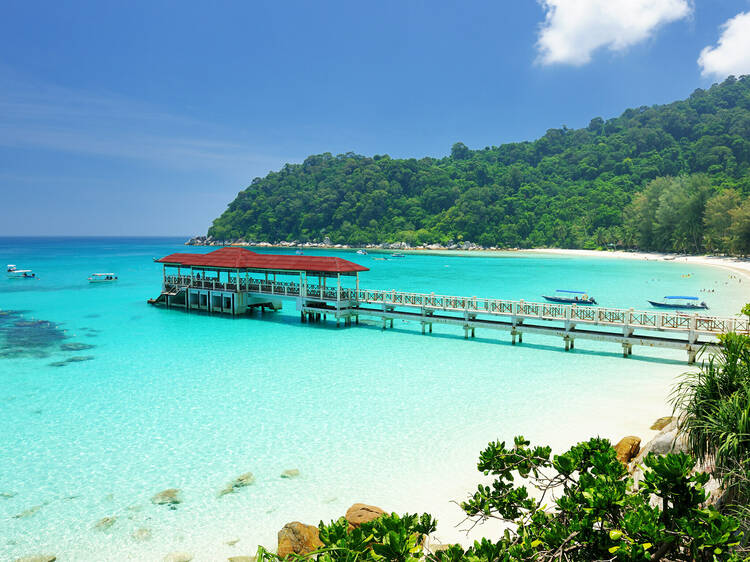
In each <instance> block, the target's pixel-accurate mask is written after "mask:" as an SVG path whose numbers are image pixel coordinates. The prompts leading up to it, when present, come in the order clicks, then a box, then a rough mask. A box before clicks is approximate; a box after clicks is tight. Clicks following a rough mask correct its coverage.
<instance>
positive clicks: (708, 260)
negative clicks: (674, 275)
mask: <svg viewBox="0 0 750 562" xmlns="http://www.w3.org/2000/svg"><path fill="white" fill-rule="evenodd" d="M519 252H520V253H524V254H547V255H558V256H576V257H591V258H614V259H625V260H642V261H672V262H674V263H690V264H697V265H708V266H712V267H721V268H724V269H729V270H731V271H734V272H735V273H737V274H739V275H742V276H744V277H745V278H746V279H748V280H750V259H742V258H732V257H727V256H709V255H705V256H689V255H675V254H659V253H651V252H624V251H619V250H615V251H602V250H568V249H562V248H534V249H531V250H519ZM748 298H750V289H748Z"/></svg>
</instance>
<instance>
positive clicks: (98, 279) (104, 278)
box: [89, 273, 117, 283]
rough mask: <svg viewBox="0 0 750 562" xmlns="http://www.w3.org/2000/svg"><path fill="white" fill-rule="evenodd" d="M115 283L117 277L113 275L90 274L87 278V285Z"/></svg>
mask: <svg viewBox="0 0 750 562" xmlns="http://www.w3.org/2000/svg"><path fill="white" fill-rule="evenodd" d="M114 281H117V275H115V274H114V273H92V274H91V276H90V277H89V283H113V282H114Z"/></svg>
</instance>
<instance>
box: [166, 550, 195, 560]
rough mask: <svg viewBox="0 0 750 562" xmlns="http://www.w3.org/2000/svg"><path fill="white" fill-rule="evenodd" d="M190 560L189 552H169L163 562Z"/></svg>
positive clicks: (191, 557)
mask: <svg viewBox="0 0 750 562" xmlns="http://www.w3.org/2000/svg"><path fill="white" fill-rule="evenodd" d="M192 559H193V555H192V554H190V553H189V552H170V553H169V554H167V555H166V556H165V557H164V562H190V561H191V560H192Z"/></svg>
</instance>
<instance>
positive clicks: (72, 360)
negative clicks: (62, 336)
mask: <svg viewBox="0 0 750 562" xmlns="http://www.w3.org/2000/svg"><path fill="white" fill-rule="evenodd" d="M93 358H94V356H93V355H75V356H73V357H68V358H67V359H63V360H62V361H53V362H52V363H50V364H49V366H50V367H65V366H66V365H69V364H71V363H79V362H81V361H91V360H92V359H93Z"/></svg>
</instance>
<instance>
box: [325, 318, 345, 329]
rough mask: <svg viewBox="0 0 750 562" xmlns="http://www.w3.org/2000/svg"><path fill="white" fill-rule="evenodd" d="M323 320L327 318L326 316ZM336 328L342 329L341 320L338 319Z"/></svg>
mask: <svg viewBox="0 0 750 562" xmlns="http://www.w3.org/2000/svg"><path fill="white" fill-rule="evenodd" d="M323 318H325V316H324V317H323ZM336 327H337V328H340V327H341V320H339V319H338V318H336Z"/></svg>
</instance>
